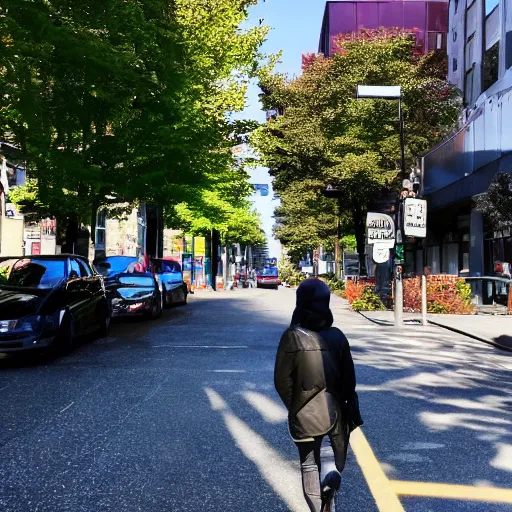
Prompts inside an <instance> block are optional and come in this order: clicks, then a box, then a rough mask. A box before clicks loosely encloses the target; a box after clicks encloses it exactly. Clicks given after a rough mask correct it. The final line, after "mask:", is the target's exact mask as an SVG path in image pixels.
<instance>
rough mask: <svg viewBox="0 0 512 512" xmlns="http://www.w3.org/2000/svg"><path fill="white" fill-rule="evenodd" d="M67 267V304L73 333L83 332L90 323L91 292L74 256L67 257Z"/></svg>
mask: <svg viewBox="0 0 512 512" xmlns="http://www.w3.org/2000/svg"><path fill="white" fill-rule="evenodd" d="M68 269H69V270H68V281H67V284H66V299H67V304H68V307H69V310H70V312H71V314H72V315H73V319H74V322H75V325H74V328H75V334H83V333H84V332H86V331H87V330H88V329H89V326H90V324H91V293H90V291H89V289H88V287H87V282H86V281H85V279H84V278H83V277H82V276H81V269H80V265H79V264H78V261H77V260H76V259H75V258H70V259H69V264H68Z"/></svg>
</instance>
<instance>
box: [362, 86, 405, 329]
mask: <svg viewBox="0 0 512 512" xmlns="http://www.w3.org/2000/svg"><path fill="white" fill-rule="evenodd" d="M363 98H372V99H381V100H398V120H399V125H400V171H401V176H400V179H405V178H407V175H406V169H405V142H404V120H403V115H402V91H401V88H400V86H399V85H358V86H357V99H363ZM395 220H396V244H395V258H394V268H393V275H394V279H395V327H402V325H403V313H404V288H403V281H402V273H403V268H402V265H403V260H402V259H401V258H403V245H402V243H403V235H402V199H401V197H399V198H398V199H397V205H396V219H395ZM397 256H399V258H400V259H398V258H397Z"/></svg>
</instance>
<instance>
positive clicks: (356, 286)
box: [345, 281, 366, 304]
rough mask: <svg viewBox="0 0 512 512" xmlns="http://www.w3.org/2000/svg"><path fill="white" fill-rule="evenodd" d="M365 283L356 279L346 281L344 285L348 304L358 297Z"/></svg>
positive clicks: (361, 293) (360, 295)
mask: <svg viewBox="0 0 512 512" xmlns="http://www.w3.org/2000/svg"><path fill="white" fill-rule="evenodd" d="M365 286H366V285H365V284H364V283H360V282H356V281H347V284H346V286H345V298H346V299H347V300H348V302H349V304H352V303H353V302H354V301H355V300H357V299H360V298H361V297H362V295H363V291H364V289H365Z"/></svg>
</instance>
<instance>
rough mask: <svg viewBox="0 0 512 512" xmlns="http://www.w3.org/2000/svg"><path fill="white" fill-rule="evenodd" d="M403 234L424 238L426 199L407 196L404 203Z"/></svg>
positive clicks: (425, 229)
mask: <svg viewBox="0 0 512 512" xmlns="http://www.w3.org/2000/svg"><path fill="white" fill-rule="evenodd" d="M404 210H405V211H404V234H405V236H414V237H417V238H425V237H426V236H427V201H425V200H424V199H413V198H411V197H408V198H407V199H406V200H405V204H404Z"/></svg>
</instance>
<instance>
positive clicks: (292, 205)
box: [253, 30, 460, 256]
mask: <svg viewBox="0 0 512 512" xmlns="http://www.w3.org/2000/svg"><path fill="white" fill-rule="evenodd" d="M337 45H338V48H339V52H338V53H336V54H334V55H333V56H332V57H330V58H325V57H323V56H322V55H318V56H313V57H310V58H308V59H305V65H306V67H305V68H304V69H303V74H302V76H300V77H298V78H295V79H293V80H287V79H286V77H284V76H282V75H273V74H271V73H270V72H269V71H268V69H263V70H262V72H261V73H260V85H261V88H262V91H263V95H262V101H263V105H264V108H275V109H277V110H278V111H279V112H280V113H281V114H282V115H280V116H278V117H277V119H275V120H273V121H270V122H269V123H267V124H266V125H264V126H262V127H261V128H260V129H258V130H257V131H256V132H255V134H254V136H253V144H254V145H255V146H256V147H257V149H258V150H259V152H260V153H261V155H262V157H263V161H264V163H265V164H266V165H267V166H268V167H269V168H270V172H271V174H272V175H274V176H275V183H274V186H275V188H276V190H277V191H278V193H279V195H280V198H281V201H282V206H281V208H280V209H279V212H278V214H279V219H280V225H279V227H278V228H277V230H276V234H277V235H278V236H279V238H280V239H281V241H282V242H283V243H284V244H285V245H286V246H290V247H291V248H292V253H295V252H296V250H298V251H299V252H301V251H302V252H304V250H305V249H306V248H308V249H310V250H311V249H313V248H314V247H316V246H318V245H319V243H320V242H322V243H323V244H324V245H325V241H326V239H331V244H332V237H333V236H335V232H336V231H335V225H336V220H335V217H336V208H337V207H336V202H335V201H334V200H330V201H329V200H324V199H323V197H322V196H321V190H322V189H323V188H325V186H326V185H327V184H328V183H330V184H332V185H333V186H334V187H336V188H338V189H341V190H342V191H343V198H342V201H341V210H342V213H344V214H345V216H343V215H342V222H343V224H344V232H345V233H347V232H351V233H353V234H355V236H356V239H357V249H358V252H359V254H360V255H361V256H362V255H363V253H364V220H365V216H366V212H367V209H368V205H369V204H370V203H371V202H372V201H373V200H376V199H378V198H379V197H382V196H386V195H389V194H391V193H394V192H395V191H396V190H397V189H398V183H399V180H398V179H397V178H398V171H399V169H400V146H399V130H398V128H399V127H398V106H397V102H396V101H386V100H357V99H356V98H355V91H356V86H357V85H359V84H364V85H400V86H401V87H402V95H403V103H402V106H403V112H404V120H405V142H406V160H407V166H408V167H411V166H412V165H414V161H415V157H416V156H417V155H418V154H420V153H421V152H423V151H425V150H427V149H428V148H430V147H431V146H432V145H433V144H435V143H436V142H437V141H439V140H441V138H442V137H444V136H445V135H446V134H447V133H449V131H450V130H451V129H452V128H453V126H454V123H455V122H456V120H457V116H458V113H459V110H460V99H459V93H458V91H457V90H456V89H455V88H453V87H452V86H450V85H449V84H448V83H447V82H446V79H445V77H446V64H445V58H444V57H442V56H440V55H438V54H430V55H427V56H423V55H421V56H420V55H418V54H417V53H418V52H417V51H416V47H415V43H414V41H413V40H412V39H411V38H410V37H409V36H407V35H405V34H402V33H400V32H398V31H383V30H377V31H369V32H365V33H363V34H362V35H361V36H360V37H356V38H353V37H352V36H350V37H348V36H347V37H340V38H339V40H338V41H337Z"/></svg>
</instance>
